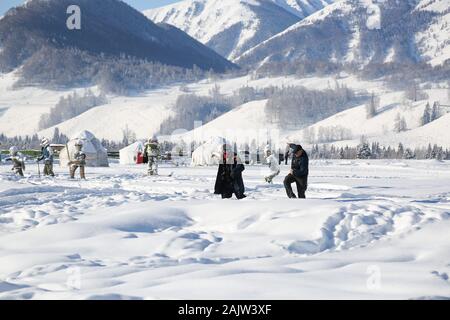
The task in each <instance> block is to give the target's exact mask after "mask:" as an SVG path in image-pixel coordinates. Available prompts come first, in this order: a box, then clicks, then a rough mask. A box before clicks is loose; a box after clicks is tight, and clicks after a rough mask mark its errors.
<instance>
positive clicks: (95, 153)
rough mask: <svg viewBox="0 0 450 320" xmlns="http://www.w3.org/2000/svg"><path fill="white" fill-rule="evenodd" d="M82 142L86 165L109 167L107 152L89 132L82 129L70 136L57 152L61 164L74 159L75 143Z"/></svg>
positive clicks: (64, 164)
mask: <svg viewBox="0 0 450 320" xmlns="http://www.w3.org/2000/svg"><path fill="white" fill-rule="evenodd" d="M79 140H81V141H82V142H83V149H82V150H83V151H84V153H85V154H86V166H87V167H109V162H108V152H107V150H106V149H105V148H104V147H103V146H102V144H101V143H100V140H98V139H97V138H96V137H95V136H94V135H93V134H92V133H91V132H89V131H82V132H80V133H79V134H77V135H75V136H74V137H72V138H71V139H70V140H69V142H67V145H66V147H65V148H64V149H62V150H61V152H60V153H59V160H60V164H61V166H67V164H68V163H69V162H70V161H71V160H73V159H74V154H75V152H76V149H75V144H76V142H77V141H79Z"/></svg>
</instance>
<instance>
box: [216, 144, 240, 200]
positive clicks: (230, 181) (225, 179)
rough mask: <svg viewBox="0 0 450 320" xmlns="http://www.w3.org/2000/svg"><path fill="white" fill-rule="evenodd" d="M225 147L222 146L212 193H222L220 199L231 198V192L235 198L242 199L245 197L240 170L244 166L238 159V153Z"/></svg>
mask: <svg viewBox="0 0 450 320" xmlns="http://www.w3.org/2000/svg"><path fill="white" fill-rule="evenodd" d="M227 148H228V149H229V147H227V146H224V147H223V152H222V159H221V161H220V164H219V169H218V171H217V178H216V184H215V186H214V193H215V194H220V195H222V199H229V198H231V197H232V196H233V193H234V194H235V195H236V198H238V199H243V198H245V197H246V195H245V194H244V193H245V186H244V179H243V178H242V172H243V171H244V170H245V166H244V165H243V164H242V161H240V159H239V157H238V155H237V154H236V153H231V152H227ZM230 153H231V155H230Z"/></svg>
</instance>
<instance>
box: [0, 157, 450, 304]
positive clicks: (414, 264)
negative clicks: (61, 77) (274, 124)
mask: <svg viewBox="0 0 450 320" xmlns="http://www.w3.org/2000/svg"><path fill="white" fill-rule="evenodd" d="M27 169H28V170H27V175H28V176H27V177H26V178H25V179H18V178H16V177H13V176H11V173H10V171H9V166H5V165H2V166H0V298H2V299H14V298H21V299H60V298H62V299H78V298H82V299H128V298H138V299H163V298H169V299H172V298H184V299H187V298H189V299H197V298H208V299H218V298H231V299H279V298H287V299H306V298H312V299H316V298H335V299H346V298H350V299H363V298H375V299H378V298H387V299H404V298H423V297H428V298H429V297H432V298H438V297H450V282H449V277H448V275H449V273H450V239H449V237H448V230H449V228H450V192H449V190H448V181H449V179H450V170H449V169H450V163H448V162H438V161H312V162H311V176H310V181H309V183H310V185H309V191H308V192H307V196H308V199H307V200H304V201H302V200H289V199H286V196H285V193H284V190H283V187H282V177H281V176H282V175H285V174H286V173H287V171H288V167H283V168H282V174H281V176H279V177H277V178H276V179H275V184H273V185H267V184H264V183H263V182H262V181H263V175H264V173H265V170H266V167H259V166H248V167H247V170H246V171H245V172H244V179H245V182H246V187H247V195H248V198H247V199H245V200H243V201H237V200H221V199H219V198H218V197H217V196H215V195H213V194H212V193H211V190H212V189H213V183H214V178H215V172H216V168H214V167H211V168H191V167H172V166H170V165H164V166H162V168H161V174H162V175H161V176H160V177H146V176H144V173H145V171H146V170H145V167H144V166H121V165H118V164H113V165H112V166H111V167H110V168H102V169H99V168H88V171H87V174H88V180H87V181H79V180H75V181H69V180H68V174H67V172H66V171H65V170H64V169H62V168H59V167H56V172H57V177H56V178H55V179H45V178H43V179H39V178H38V177H36V176H35V175H33V176H29V175H30V174H31V173H33V174H35V172H36V170H37V168H36V167H35V166H34V165H31V164H30V165H28V167H27ZM171 172H173V173H174V174H173V176H171V177H169V173H171Z"/></svg>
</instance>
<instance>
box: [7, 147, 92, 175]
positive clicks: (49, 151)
mask: <svg viewBox="0 0 450 320" xmlns="http://www.w3.org/2000/svg"><path fill="white" fill-rule="evenodd" d="M40 146H41V153H40V155H39V156H38V157H37V158H36V162H37V163H38V168H39V164H40V163H41V162H42V163H43V164H44V170H43V174H44V176H50V177H54V176H55V173H54V172H53V163H54V151H53V148H52V147H51V145H50V141H49V140H48V139H47V138H43V139H42V140H41V143H40ZM5 160H6V161H11V162H12V164H13V167H12V171H13V172H14V174H16V175H19V176H21V177H23V176H24V171H25V156H24V155H23V154H22V153H21V152H19V148H17V147H16V146H12V147H11V148H10V149H9V156H8V157H7V158H6V159H5ZM67 165H68V166H69V173H70V178H71V179H74V178H75V173H76V171H77V170H78V169H79V171H80V178H81V179H86V174H85V166H86V154H85V153H84V151H83V141H82V140H78V141H76V142H75V153H74V155H73V159H70V161H69V163H68V164H67ZM40 174H41V173H40V170H39V175H40Z"/></svg>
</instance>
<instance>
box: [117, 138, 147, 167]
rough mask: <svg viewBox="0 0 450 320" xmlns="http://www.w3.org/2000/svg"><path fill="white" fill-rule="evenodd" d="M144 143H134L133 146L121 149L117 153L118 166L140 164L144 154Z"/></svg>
mask: <svg viewBox="0 0 450 320" xmlns="http://www.w3.org/2000/svg"><path fill="white" fill-rule="evenodd" d="M144 148H145V147H144V143H143V142H142V141H136V142H135V143H133V144H130V145H129V146H127V147H125V148H123V149H122V150H120V151H119V155H120V164H123V165H129V164H140V163H142V161H141V159H142V156H143V153H144Z"/></svg>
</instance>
